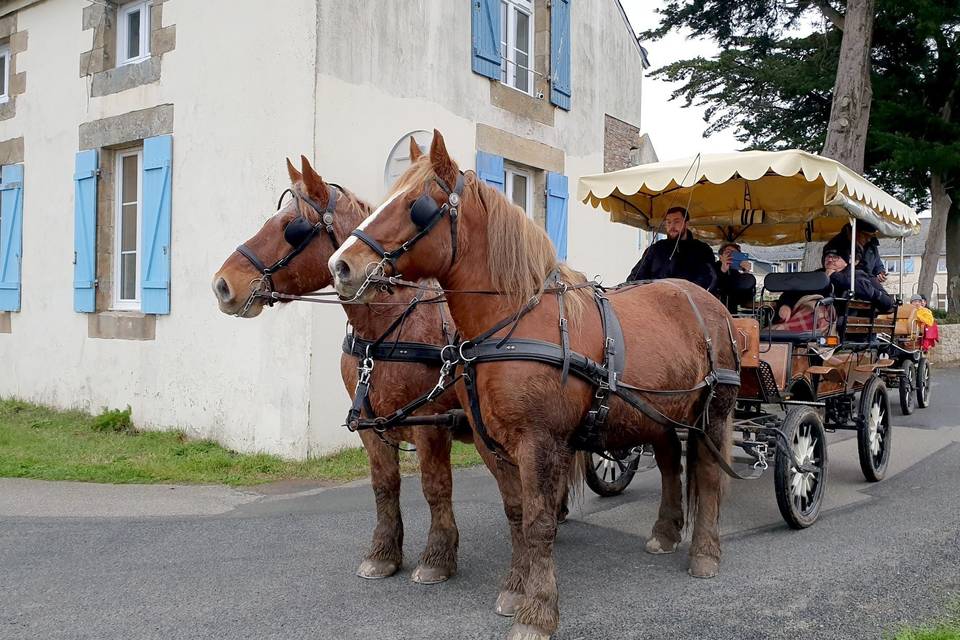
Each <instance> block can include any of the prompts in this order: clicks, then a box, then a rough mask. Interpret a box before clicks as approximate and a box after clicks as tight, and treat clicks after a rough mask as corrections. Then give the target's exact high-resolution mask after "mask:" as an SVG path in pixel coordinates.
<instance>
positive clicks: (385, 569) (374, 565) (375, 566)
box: [357, 558, 400, 580]
mask: <svg viewBox="0 0 960 640" xmlns="http://www.w3.org/2000/svg"><path fill="white" fill-rule="evenodd" d="M399 570H400V563H399V562H394V561H393V560H374V559H372V558H366V559H364V561H363V562H361V563H360V568H359V569H357V575H358V576H359V577H361V578H363V579H364V580H380V579H381V578H389V577H390V576H392V575H393V574H395V573H396V572H397V571H399Z"/></svg>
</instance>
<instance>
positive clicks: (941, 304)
mask: <svg viewBox="0 0 960 640" xmlns="http://www.w3.org/2000/svg"><path fill="white" fill-rule="evenodd" d="M937 309H940V310H941V311H949V309H947V294H945V293H938V294H937Z"/></svg>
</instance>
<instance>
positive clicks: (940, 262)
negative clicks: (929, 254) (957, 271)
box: [937, 256, 947, 273]
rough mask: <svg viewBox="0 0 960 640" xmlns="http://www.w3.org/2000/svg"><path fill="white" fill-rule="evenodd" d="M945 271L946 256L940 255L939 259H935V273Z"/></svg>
mask: <svg viewBox="0 0 960 640" xmlns="http://www.w3.org/2000/svg"><path fill="white" fill-rule="evenodd" d="M946 272H947V256H940V259H939V260H937V273H946Z"/></svg>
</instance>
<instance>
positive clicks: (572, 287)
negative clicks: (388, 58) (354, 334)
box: [329, 131, 739, 640]
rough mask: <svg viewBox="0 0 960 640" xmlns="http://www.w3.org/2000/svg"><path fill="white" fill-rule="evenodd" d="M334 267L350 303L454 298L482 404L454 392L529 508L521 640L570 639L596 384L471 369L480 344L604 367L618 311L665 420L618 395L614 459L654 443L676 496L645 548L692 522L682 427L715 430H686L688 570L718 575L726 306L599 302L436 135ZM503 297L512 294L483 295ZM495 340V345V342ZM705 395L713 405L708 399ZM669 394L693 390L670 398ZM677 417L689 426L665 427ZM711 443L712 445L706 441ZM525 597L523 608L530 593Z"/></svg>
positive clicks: (651, 289)
mask: <svg viewBox="0 0 960 640" xmlns="http://www.w3.org/2000/svg"><path fill="white" fill-rule="evenodd" d="M329 264H330V268H331V271H332V272H333V273H334V275H335V280H336V283H335V286H336V288H337V291H338V292H339V293H340V295H341V296H344V297H351V296H354V295H355V294H356V293H357V292H358V291H361V290H362V287H363V286H364V283H365V282H367V283H368V284H369V282H370V281H371V280H374V279H375V278H376V276H375V275H374V276H371V275H370V274H371V273H374V274H377V273H383V274H385V275H386V276H388V277H390V276H399V275H400V274H402V276H403V277H404V278H406V279H407V280H418V279H423V278H436V279H437V280H438V281H439V283H440V285H441V286H442V287H443V289H444V290H445V291H446V296H447V300H448V304H449V307H450V312H451V314H452V316H453V319H454V322H455V323H456V325H457V329H458V330H459V332H460V333H461V334H462V336H463V337H464V342H463V343H462V344H461V349H460V352H461V358H460V360H459V362H458V366H460V367H462V368H463V371H464V372H467V371H468V370H469V369H472V371H473V378H472V387H473V388H474V389H475V390H476V393H475V395H474V396H473V397H474V398H477V404H475V405H471V404H470V401H471V394H470V393H469V392H468V387H467V386H466V385H465V384H463V381H461V382H460V383H458V385H457V394H458V395H459V396H460V401H461V404H462V405H463V406H464V407H471V411H469V412H468V416H469V417H470V419H471V423H472V426H473V427H474V429H475V430H477V429H478V426H479V427H481V428H482V425H478V420H477V415H475V414H473V411H472V410H473V408H474V407H477V413H478V414H479V418H481V420H479V422H482V423H483V424H485V431H486V435H487V439H486V442H487V443H488V444H489V445H490V446H491V448H494V449H498V450H499V452H500V454H501V456H502V457H503V458H505V459H507V460H508V462H512V463H514V464H515V466H511V465H510V464H508V463H504V464H503V465H502V466H501V468H502V469H504V473H503V474H501V476H500V478H505V479H506V480H507V481H508V483H509V482H512V481H514V478H516V477H518V478H519V480H520V482H521V496H520V498H521V499H520V500H517V501H513V500H512V494H510V493H508V492H505V493H504V500H505V501H506V502H507V504H506V505H505V506H506V509H507V511H508V514H512V517H510V518H509V520H510V524H511V526H512V527H513V530H512V532H511V533H512V540H513V543H514V545H515V547H514V554H513V557H514V564H513V565H512V566H511V572H510V576H513V577H514V578H518V579H514V580H512V581H511V578H510V577H508V582H507V588H508V589H510V590H511V591H512V593H508V594H504V593H501V598H503V597H505V596H510V597H513V598H515V599H517V600H518V601H519V606H518V607H517V608H516V617H515V618H514V625H513V627H512V628H511V631H510V634H509V635H508V638H510V639H513V640H515V639H519V638H523V639H528V638H530V639H543V638H549V637H550V634H551V633H553V632H554V631H555V630H556V628H557V625H558V621H559V612H558V608H557V600H558V593H557V582H556V576H555V568H554V559H553V544H554V539H555V535H556V524H557V520H556V511H557V509H556V507H557V501H558V500H559V499H560V496H561V495H562V487H563V479H564V477H565V476H566V473H567V469H568V466H569V465H570V464H571V461H572V460H573V458H574V455H575V454H574V448H573V446H572V445H571V442H572V441H574V439H575V438H576V436H577V434H578V433H579V432H580V429H581V425H583V424H584V422H585V419H586V418H587V417H588V412H589V411H590V410H591V406H592V398H593V397H594V392H595V390H596V389H597V387H596V386H594V384H587V383H586V382H585V381H584V380H583V379H581V378H579V377H575V376H574V375H571V376H570V378H569V380H568V381H566V383H565V384H564V382H563V378H564V377H565V376H564V374H563V373H562V372H561V368H560V366H559V365H557V364H556V363H550V364H545V363H543V362H542V361H533V360H532V359H508V360H500V361H496V360H493V359H488V360H487V361H486V362H482V363H480V364H474V363H473V362H471V360H472V357H471V355H470V354H471V353H477V354H479V353H480V350H479V347H480V346H481V344H480V343H484V344H486V345H487V346H493V345H492V344H491V343H493V342H497V338H500V339H501V340H500V342H499V344H498V345H496V346H497V348H499V347H500V345H502V344H506V345H507V348H508V349H509V348H511V346H512V345H520V344H521V343H526V344H527V345H529V344H532V341H540V343H539V344H540V345H541V346H542V345H543V343H544V342H546V343H550V344H549V345H548V346H550V347H553V348H554V349H555V350H556V351H559V347H558V343H561V342H563V341H564V338H565V335H566V339H568V340H569V345H568V350H569V351H570V352H573V353H574V355H577V354H580V355H582V356H587V357H588V358H589V359H591V360H592V362H593V363H598V362H606V361H607V360H606V358H605V352H606V354H607V355H609V352H610V347H609V346H606V347H605V344H606V345H609V344H610V342H609V341H607V340H606V339H605V338H604V335H605V327H606V326H607V321H606V320H605V319H604V318H603V317H602V316H603V315H604V314H603V313H602V309H604V308H605V306H604V305H612V307H613V309H614V310H615V314H616V315H617V316H619V320H620V323H622V324H621V326H622V334H623V336H624V337H625V338H624V339H623V340H621V342H624V343H625V344H624V345H623V346H622V347H620V349H621V351H620V352H621V353H622V352H623V351H625V366H624V367H623V372H622V376H621V378H620V382H619V383H618V384H620V385H621V386H622V387H624V386H631V385H632V387H633V388H634V389H636V390H637V391H638V392H640V391H643V392H644V393H642V394H639V395H640V396H642V397H643V399H644V400H645V406H646V407H648V408H650V407H652V408H653V410H652V411H650V410H648V411H640V410H638V409H637V408H636V405H634V404H628V402H626V401H624V398H625V397H624V396H622V395H611V396H610V397H609V402H608V406H606V407H604V408H605V409H608V410H609V414H608V416H609V418H608V420H607V421H606V423H605V424H606V426H601V427H600V429H601V432H600V436H601V437H600V444H601V445H602V448H605V449H608V450H618V449H625V448H629V447H631V446H636V445H639V444H641V443H652V444H653V446H654V451H655V452H656V460H657V464H658V466H659V468H660V471H661V473H662V483H663V484H662V492H663V493H662V501H661V505H660V510H659V514H658V518H657V521H656V523H655V524H654V526H653V532H652V535H651V537H650V539H649V540H648V542H647V545H646V549H647V551H649V552H651V553H670V552H672V551H675V550H676V548H677V546H678V543H679V542H680V539H681V532H682V528H683V522H684V513H683V509H682V495H681V478H680V471H681V446H680V441H679V438H678V435H677V433H676V431H675V429H674V425H675V424H677V423H682V424H683V425H695V424H702V431H696V430H694V429H691V430H690V431H689V434H690V442H689V446H688V450H689V451H688V454H687V479H688V487H687V519H688V520H692V521H693V536H692V541H691V545H690V565H689V571H690V573H691V574H692V575H694V576H699V577H712V576H714V575H716V574H717V573H718V571H719V564H720V537H719V520H720V502H721V495H722V492H723V487H724V484H725V480H726V478H725V476H723V475H722V467H723V466H725V465H727V460H728V459H729V451H730V442H731V433H732V415H731V413H732V410H733V408H734V404H735V401H736V395H737V388H738V384H739V377H738V376H737V374H736V370H737V369H739V364H738V362H737V354H736V352H735V347H734V344H733V337H732V333H731V331H730V320H731V318H730V315H729V313H728V312H727V310H726V309H725V308H724V306H723V305H722V304H721V303H720V302H719V301H718V300H717V299H716V298H714V297H713V296H712V295H710V294H709V293H708V292H707V291H705V290H703V289H701V288H700V287H698V286H696V285H694V284H691V283H688V282H685V281H679V280H667V281H658V282H653V283H649V284H642V285H627V286H624V287H620V288H617V289H614V290H610V291H607V292H606V293H605V296H598V297H596V298H595V297H594V289H592V288H590V287H589V285H588V284H586V283H585V281H584V278H583V276H582V274H578V273H575V272H573V271H571V270H570V269H568V268H567V267H566V266H564V265H562V264H559V263H558V260H557V256H556V253H555V251H554V249H553V246H552V244H551V242H550V240H549V238H548V237H547V235H546V234H545V233H544V232H543V230H542V229H540V228H539V227H538V226H537V225H535V224H534V223H532V222H531V221H530V220H529V219H528V218H527V216H525V215H524V213H523V212H522V211H521V210H520V209H519V208H517V207H515V206H513V205H512V204H511V203H510V202H509V201H508V200H507V199H506V198H505V196H504V195H503V194H502V193H501V192H499V191H498V190H496V189H495V188H493V187H491V186H489V185H487V184H485V183H483V182H482V181H480V180H479V179H478V178H477V176H476V174H474V173H473V172H467V173H465V174H463V173H461V172H460V171H459V169H458V167H457V165H456V164H455V163H454V161H453V160H452V159H451V158H450V157H449V155H448V154H447V150H446V147H445V145H444V141H443V138H442V136H441V135H440V134H439V132H436V131H435V132H434V138H433V143H432V145H431V149H430V153H429V156H424V157H422V158H420V159H419V160H418V161H417V162H415V163H414V164H413V165H412V166H411V167H410V168H409V169H408V170H407V172H406V173H405V174H404V175H403V176H402V177H401V178H400V180H399V181H398V187H397V188H396V189H395V194H394V196H393V197H392V198H391V199H390V200H388V201H387V202H386V203H385V204H383V205H382V206H381V207H380V208H379V209H377V211H375V212H374V213H373V214H372V215H371V216H370V217H368V218H367V219H366V220H365V221H364V222H363V224H361V225H360V227H359V228H358V230H357V231H355V232H354V237H352V238H350V239H349V240H347V241H345V242H344V243H343V245H342V246H341V247H340V249H338V250H337V252H336V253H335V254H334V255H333V256H332V257H331V259H330V263H329ZM371 265H375V267H373V268H371ZM556 274H559V280H560V281H562V282H561V284H559V285H553V286H550V287H549V288H548V289H545V286H546V285H545V282H546V281H547V279H548V277H550V276H553V277H556ZM393 281H394V282H399V280H398V279H396V278H394V280H393ZM554 282H557V280H554ZM491 291H494V292H498V293H499V294H500V295H489V294H480V293H478V292H491ZM561 291H563V292H564V293H563V294H561V293H560V292H561ZM603 297H606V299H607V300H608V301H609V302H606V301H602V298H603ZM564 298H566V302H565V303H563V304H564V305H565V307H566V313H567V317H568V318H569V325H570V329H569V332H568V334H567V332H566V331H564V322H562V321H561V322H560V328H559V329H558V317H561V318H562V317H564V315H563V313H564V312H563V310H562V309H561V301H562V300H564ZM595 301H596V304H594V302H595ZM698 314H699V315H698ZM498 326H499V327H500V329H499V330H498V331H496V332H494V333H493V334H490V330H491V329H492V328H496V327H498ZM489 335H492V336H493V339H491V340H489V341H485V339H486V338H487V337H488V336H489ZM513 348H514V349H515V350H517V349H522V348H523V347H522V346H513ZM473 349H476V351H473ZM464 352H465V355H464ZM515 352H516V351H515ZM582 361H583V360H581V362H582ZM720 368H723V369H722V372H723V373H725V374H726V375H725V376H724V377H723V383H722V384H716V385H707V386H705V381H706V380H709V379H710V376H711V375H712V374H714V373H719V372H721V369H720ZM571 372H572V370H571ZM708 388H709V389H712V391H713V393H706V391H707V390H708ZM668 390H669V391H673V390H686V391H687V392H682V393H663V392H664V391H668ZM658 392H659V393H658ZM638 404H639V403H638ZM477 405H478V406H477ZM652 415H658V416H660V417H661V418H665V417H666V418H667V420H655V419H653V418H652V417H651V416H652ZM671 419H672V420H673V421H676V422H674V423H673V424H671V425H669V426H667V425H665V424H664V422H668V423H669V421H670V420H671ZM595 424H596V423H595ZM481 433H482V432H481ZM698 434H700V435H698ZM707 437H708V438H710V442H705V438H707ZM511 475H512V476H513V477H511ZM500 478H498V479H500ZM521 514H522V515H521ZM518 544H519V545H520V547H521V548H520V549H517V548H516V545H518ZM521 591H522V596H521V595H520V594H519V593H517V592H521Z"/></svg>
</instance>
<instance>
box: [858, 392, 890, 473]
mask: <svg viewBox="0 0 960 640" xmlns="http://www.w3.org/2000/svg"><path fill="white" fill-rule="evenodd" d="M858 420H859V422H860V428H859V429H857V451H858V452H859V454H860V470H861V471H863V476H864V477H865V478H866V479H867V480H869V481H870V482H878V481H880V480H883V476H884V475H885V474H886V472H887V463H888V462H890V447H891V445H892V444H893V442H892V436H893V428H892V427H891V425H890V402H889V400H888V399H887V387H886V385H885V384H883V380H881V379H880V378H878V377H877V376H873V377H872V378H870V380H868V381H867V384H865V385H864V387H863V391H862V392H860V415H859V416H858Z"/></svg>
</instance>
